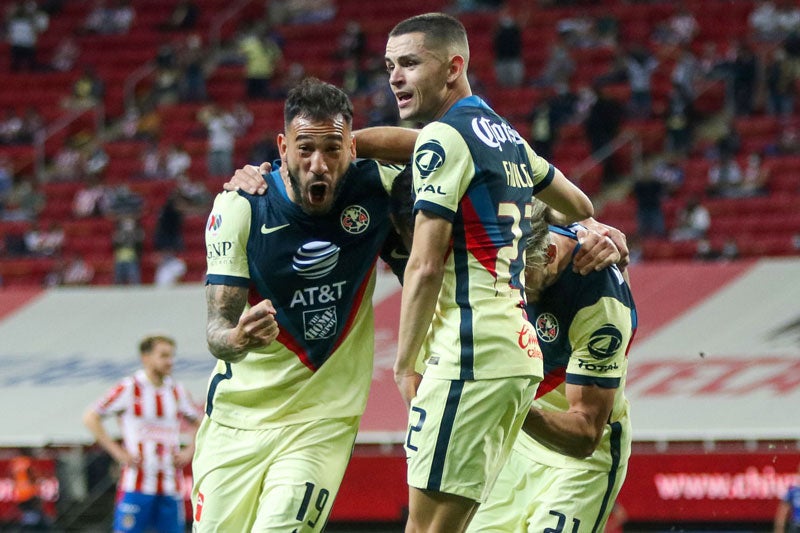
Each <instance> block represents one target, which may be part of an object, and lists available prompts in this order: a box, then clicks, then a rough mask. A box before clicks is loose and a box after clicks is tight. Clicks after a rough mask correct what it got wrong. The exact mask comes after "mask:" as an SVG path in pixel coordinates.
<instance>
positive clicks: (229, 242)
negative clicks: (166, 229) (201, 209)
mask: <svg viewBox="0 0 800 533" xmlns="http://www.w3.org/2000/svg"><path fill="white" fill-rule="evenodd" d="M251 215H252V212H251V208H250V202H248V201H247V200H246V199H245V198H244V197H242V196H241V195H240V194H239V193H238V192H223V193H220V194H218V195H217V197H216V198H215V199H214V206H213V207H212V209H211V214H210V215H209V216H208V221H207V222H206V264H207V269H208V270H207V274H206V283H208V284H212V285H230V286H236V287H247V286H248V285H249V284H250V269H249V266H248V259H247V242H248V240H249V238H250V226H251V220H250V219H251Z"/></svg>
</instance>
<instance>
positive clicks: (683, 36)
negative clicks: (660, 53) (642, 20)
mask: <svg viewBox="0 0 800 533" xmlns="http://www.w3.org/2000/svg"><path fill="white" fill-rule="evenodd" d="M698 33H700V25H699V24H698V23H697V19H695V17H694V15H693V14H692V12H691V11H690V10H689V9H688V8H687V7H686V6H681V7H680V8H679V9H678V10H677V12H676V13H675V14H674V15H672V16H671V17H670V18H669V19H667V20H666V21H665V22H662V23H659V24H657V25H656V28H655V31H654V32H653V40H654V41H656V42H657V43H661V44H668V45H677V46H684V45H688V44H690V43H691V42H692V41H693V40H694V38H695V37H696V36H697V34H698Z"/></svg>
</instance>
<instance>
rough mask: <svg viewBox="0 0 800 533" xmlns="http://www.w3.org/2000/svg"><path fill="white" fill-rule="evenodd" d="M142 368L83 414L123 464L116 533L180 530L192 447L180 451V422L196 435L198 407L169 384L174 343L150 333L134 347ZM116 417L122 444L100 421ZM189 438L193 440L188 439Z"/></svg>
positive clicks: (177, 386) (175, 385) (174, 383)
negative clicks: (137, 351)
mask: <svg viewBox="0 0 800 533" xmlns="http://www.w3.org/2000/svg"><path fill="white" fill-rule="evenodd" d="M139 351H140V354H141V359H142V369H140V370H138V371H137V372H136V373H135V374H133V375H132V376H128V377H126V378H123V379H122V380H121V381H120V382H119V383H118V384H117V385H115V386H114V387H113V388H112V389H111V390H109V391H108V392H107V393H106V394H105V395H104V396H103V397H102V398H101V399H100V400H99V401H98V402H96V403H95V404H94V405H93V406H91V407H90V408H89V409H88V410H87V412H86V414H85V415H84V418H83V421H84V424H86V427H87V428H89V430H90V431H91V432H92V434H93V435H94V436H95V438H96V439H97V442H98V444H100V446H102V447H103V448H104V449H105V450H106V451H107V452H108V453H109V454H110V455H111V456H112V457H113V458H114V460H116V461H117V462H118V463H119V464H120V465H121V466H122V475H121V477H120V480H119V485H118V488H117V490H118V497H117V507H116V510H115V513H114V531H115V532H126V533H129V532H139V531H145V530H146V529H147V528H148V527H153V528H155V529H156V530H157V531H160V532H173V531H175V532H182V531H184V529H185V523H186V522H185V518H184V513H183V508H184V504H183V499H182V494H183V487H182V482H183V475H182V473H181V472H182V469H183V467H184V466H185V465H187V464H189V462H190V461H191V459H192V453H193V452H194V444H193V443H192V444H190V445H189V446H187V447H185V448H183V449H181V444H180V433H181V419H182V418H183V419H186V420H187V421H189V423H190V425H191V427H192V431H196V429H197V424H198V420H199V413H198V410H197V408H196V407H195V406H194V404H193V403H192V400H191V398H190V397H189V394H188V393H187V392H186V390H185V389H184V388H183V386H182V385H181V384H180V383H178V382H177V381H175V380H173V379H172V377H171V376H170V374H171V373H172V365H173V360H174V358H175V341H174V340H172V339H171V338H169V337H165V336H161V335H154V336H149V337H146V338H145V339H143V340H142V341H141V343H140V345H139ZM112 415H115V416H117V418H118V421H119V425H120V430H121V432H122V444H120V443H119V442H117V441H116V440H115V439H113V438H111V437H110V436H109V434H108V433H107V432H106V430H105V428H104V426H103V418H105V417H108V416H112ZM192 440H193V439H192Z"/></svg>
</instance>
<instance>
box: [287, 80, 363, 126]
mask: <svg viewBox="0 0 800 533" xmlns="http://www.w3.org/2000/svg"><path fill="white" fill-rule="evenodd" d="M337 115H342V117H344V119H345V121H347V124H348V126H352V125H353V103H352V102H351V101H350V98H348V96H347V94H345V93H344V91H342V90H341V89H339V88H338V87H336V86H335V85H331V84H330V83H326V82H324V81H321V80H319V79H317V78H313V77H311V78H305V79H304V80H303V81H301V82H300V83H299V84H298V85H297V86H296V87H294V88H292V90H291V91H289V94H288V96H287V97H286V103H285V104H284V106H283V120H284V125H285V126H286V127H288V126H289V123H291V122H292V120H293V119H294V118H295V117H297V116H303V117H308V118H309V119H310V120H313V121H324V120H330V119H332V118H334V117H336V116H337Z"/></svg>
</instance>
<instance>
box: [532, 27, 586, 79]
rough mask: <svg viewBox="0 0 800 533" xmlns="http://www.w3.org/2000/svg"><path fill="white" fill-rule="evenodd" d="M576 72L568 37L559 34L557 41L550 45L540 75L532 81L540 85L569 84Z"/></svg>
mask: <svg viewBox="0 0 800 533" xmlns="http://www.w3.org/2000/svg"><path fill="white" fill-rule="evenodd" d="M574 73H575V61H574V60H573V59H572V55H571V54H570V51H569V47H568V46H567V40H566V37H564V36H563V35H560V34H559V35H558V36H557V37H556V40H555V42H553V44H552V45H550V52H549V54H548V56H547V62H546V63H545V65H544V67H543V68H542V71H541V73H539V77H538V78H535V79H534V80H533V81H532V83H533V85H535V86H538V87H547V86H553V85H556V84H566V85H569V82H570V79H571V78H572V75H573V74H574Z"/></svg>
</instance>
